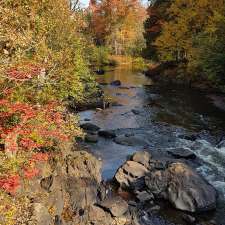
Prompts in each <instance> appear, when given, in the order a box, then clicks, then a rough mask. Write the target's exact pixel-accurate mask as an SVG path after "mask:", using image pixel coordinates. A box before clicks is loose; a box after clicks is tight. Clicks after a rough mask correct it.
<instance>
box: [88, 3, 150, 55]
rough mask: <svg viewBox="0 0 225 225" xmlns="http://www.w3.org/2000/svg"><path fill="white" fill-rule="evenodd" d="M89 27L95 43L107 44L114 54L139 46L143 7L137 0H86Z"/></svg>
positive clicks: (141, 40)
mask: <svg viewBox="0 0 225 225" xmlns="http://www.w3.org/2000/svg"><path fill="white" fill-rule="evenodd" d="M89 9H90V16H91V19H90V30H91V33H92V35H93V38H94V40H95V42H96V44H97V45H106V46H109V47H110V48H111V49H112V50H113V52H114V53H115V54H125V53H128V52H130V53H131V52H132V50H131V48H132V46H134V45H136V46H137V45H139V46H140V48H142V47H143V43H144V39H143V36H142V32H143V21H144V19H145V15H146V13H145V9H144V7H143V6H142V4H141V2H140V1H139V0H128V1H125V0H122V1H121V0H113V1H109V0H102V1H91V2H90V6H89Z"/></svg>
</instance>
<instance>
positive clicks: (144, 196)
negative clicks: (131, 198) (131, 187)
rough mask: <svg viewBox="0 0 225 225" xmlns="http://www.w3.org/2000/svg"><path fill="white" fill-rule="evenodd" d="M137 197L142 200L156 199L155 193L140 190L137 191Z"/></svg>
mask: <svg viewBox="0 0 225 225" xmlns="http://www.w3.org/2000/svg"><path fill="white" fill-rule="evenodd" d="M136 197H137V199H138V200H139V201H140V202H147V201H150V200H152V199H154V196H153V194H152V193H149V192H147V191H140V192H139V191H138V192H137V193H136Z"/></svg>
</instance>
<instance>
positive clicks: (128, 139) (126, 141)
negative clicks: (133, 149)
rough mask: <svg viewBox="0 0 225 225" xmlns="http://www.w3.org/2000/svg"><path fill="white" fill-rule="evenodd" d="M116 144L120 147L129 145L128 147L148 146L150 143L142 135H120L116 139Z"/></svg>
mask: <svg viewBox="0 0 225 225" xmlns="http://www.w3.org/2000/svg"><path fill="white" fill-rule="evenodd" d="M114 142H116V143H117V144H120V145H127V146H145V145H148V144H149V143H148V141H147V140H146V139H145V138H144V137H143V136H141V135H136V136H133V135H130V136H126V135H120V136H118V137H116V138H115V139H114Z"/></svg>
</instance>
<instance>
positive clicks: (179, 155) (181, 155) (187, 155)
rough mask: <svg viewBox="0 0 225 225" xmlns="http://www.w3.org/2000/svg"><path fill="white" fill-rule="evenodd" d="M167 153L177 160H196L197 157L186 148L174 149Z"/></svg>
mask: <svg viewBox="0 0 225 225" xmlns="http://www.w3.org/2000/svg"><path fill="white" fill-rule="evenodd" d="M167 152H168V153H169V154H170V155H172V156H173V157H174V158H176V159H195V158H196V155H195V154H194V153H193V152H192V151H190V150H188V149H186V148H172V149H169V150H167Z"/></svg>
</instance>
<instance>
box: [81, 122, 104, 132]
mask: <svg viewBox="0 0 225 225" xmlns="http://www.w3.org/2000/svg"><path fill="white" fill-rule="evenodd" d="M80 127H81V128H82V129H84V130H85V131H90V132H96V131H98V130H100V127H98V126H96V125H95V124H92V123H84V124H82V125H80Z"/></svg>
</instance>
